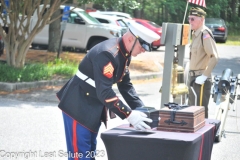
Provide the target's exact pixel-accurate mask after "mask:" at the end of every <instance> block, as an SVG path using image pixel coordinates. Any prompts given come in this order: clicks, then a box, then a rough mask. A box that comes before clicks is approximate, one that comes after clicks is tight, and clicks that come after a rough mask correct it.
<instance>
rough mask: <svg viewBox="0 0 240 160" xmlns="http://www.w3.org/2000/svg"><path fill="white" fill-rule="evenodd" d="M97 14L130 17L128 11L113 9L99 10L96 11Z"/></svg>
mask: <svg viewBox="0 0 240 160" xmlns="http://www.w3.org/2000/svg"><path fill="white" fill-rule="evenodd" d="M97 13H99V14H105V15H109V16H116V17H121V18H127V19H132V16H131V15H130V14H128V13H124V12H115V11H99V12H97Z"/></svg>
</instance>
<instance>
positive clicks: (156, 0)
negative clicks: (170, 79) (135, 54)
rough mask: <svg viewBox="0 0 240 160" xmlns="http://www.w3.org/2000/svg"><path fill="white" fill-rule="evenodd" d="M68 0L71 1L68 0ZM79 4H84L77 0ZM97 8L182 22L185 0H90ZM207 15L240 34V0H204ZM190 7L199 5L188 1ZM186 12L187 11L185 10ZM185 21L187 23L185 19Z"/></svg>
mask: <svg viewBox="0 0 240 160" xmlns="http://www.w3.org/2000/svg"><path fill="white" fill-rule="evenodd" d="M68 2H71V0H69V1H68ZM78 2H79V3H80V4H84V3H83V2H82V1H81V0H78ZM90 2H93V3H94V5H93V7H94V8H95V9H98V10H109V11H120V12H126V13H129V14H131V15H132V16H133V17H135V18H142V19H147V20H151V21H153V22H155V23H157V24H160V25H161V24H162V23H163V22H174V23H182V22H183V19H184V13H185V9H186V4H187V0H136V1H132V0H91V1H88V3H90ZM205 3H206V6H207V8H206V9H204V8H203V9H204V10H205V11H206V12H207V17H217V18H222V19H224V20H225V21H226V23H227V26H228V27H229V30H230V34H240V31H239V29H240V0H205ZM190 7H200V6H197V5H195V4H192V3H189V5H188V10H189V9H190ZM187 14H188V12H187ZM185 23H188V22H187V21H186V20H185Z"/></svg>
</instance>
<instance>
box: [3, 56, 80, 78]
mask: <svg viewBox="0 0 240 160" xmlns="http://www.w3.org/2000/svg"><path fill="white" fill-rule="evenodd" d="M76 71H77V64H76V63H75V62H70V61H62V60H61V59H56V60H54V61H51V62H48V64H40V63H35V64H26V65H25V66H24V67H23V68H14V67H11V66H9V65H7V64H6V63H0V74H1V75H0V82H31V81H39V80H47V79H51V78H52V77H53V76H55V75H61V76H62V77H63V78H69V77H71V76H73V75H74V74H75V73H76Z"/></svg>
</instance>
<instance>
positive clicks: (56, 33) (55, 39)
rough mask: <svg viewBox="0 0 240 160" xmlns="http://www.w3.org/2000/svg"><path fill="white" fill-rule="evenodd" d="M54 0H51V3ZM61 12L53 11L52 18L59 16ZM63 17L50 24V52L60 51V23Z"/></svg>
mask: <svg viewBox="0 0 240 160" xmlns="http://www.w3.org/2000/svg"><path fill="white" fill-rule="evenodd" d="M53 1H54V0H51V4H50V5H52V3H53ZM60 14H61V10H60V9H59V10H57V11H56V12H55V13H53V15H52V18H51V19H55V18H57V17H59V15H60ZM60 22H61V19H60V18H59V19H57V20H55V21H54V22H52V23H51V24H50V25H49V32H48V34H49V37H48V52H58V49H59V42H60V37H61V25H60Z"/></svg>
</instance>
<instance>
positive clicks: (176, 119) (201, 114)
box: [157, 106, 205, 133]
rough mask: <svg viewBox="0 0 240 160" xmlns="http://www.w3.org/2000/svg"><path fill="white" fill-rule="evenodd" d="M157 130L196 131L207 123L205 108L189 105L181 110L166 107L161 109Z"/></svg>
mask: <svg viewBox="0 0 240 160" xmlns="http://www.w3.org/2000/svg"><path fill="white" fill-rule="evenodd" d="M159 116H160V118H161V119H160V121H159V124H158V127H157V130H160V131H174V132H192V133H193V132H196V131H197V130H199V129H200V128H202V127H204V125H205V108H204V107H203V106H189V107H185V108H182V109H179V110H176V109H169V107H164V108H162V109H160V111H159Z"/></svg>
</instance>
